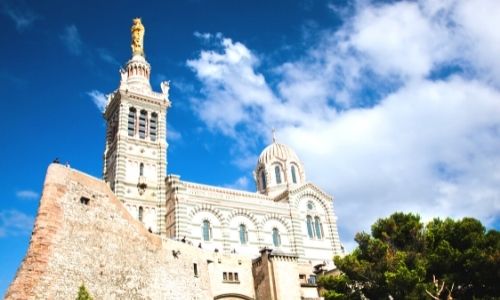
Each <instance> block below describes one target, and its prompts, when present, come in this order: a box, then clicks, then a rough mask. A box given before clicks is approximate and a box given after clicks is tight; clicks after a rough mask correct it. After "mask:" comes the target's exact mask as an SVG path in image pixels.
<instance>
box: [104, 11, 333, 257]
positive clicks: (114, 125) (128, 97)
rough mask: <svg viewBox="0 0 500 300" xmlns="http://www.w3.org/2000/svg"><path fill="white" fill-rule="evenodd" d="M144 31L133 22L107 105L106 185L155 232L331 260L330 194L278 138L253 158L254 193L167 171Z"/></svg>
mask: <svg viewBox="0 0 500 300" xmlns="http://www.w3.org/2000/svg"><path fill="white" fill-rule="evenodd" d="M136 27H138V28H136ZM136 31H137V32H136ZM143 32H144V29H143V27H142V24H141V23H139V22H138V21H137V23H135V24H134V26H133V27H132V58H131V59H130V60H129V61H128V62H127V64H126V66H125V68H124V69H123V70H121V82H120V86H119V87H118V89H117V90H116V91H114V92H113V93H112V94H111V95H110V96H109V103H108V105H107V107H106V111H105V112H104V117H105V119H106V123H107V135H106V149H105V152H104V180H105V181H106V182H107V183H109V185H110V187H111V190H112V191H113V192H114V193H115V194H116V196H117V197H118V198H119V199H120V200H121V201H123V203H124V204H125V206H126V207H127V209H128V210H129V212H130V213H131V214H132V215H133V216H134V217H136V218H137V219H138V220H140V221H141V222H143V223H144V226H145V227H146V228H148V229H149V230H151V231H152V232H154V233H157V234H160V235H163V236H166V237H169V238H174V239H185V240H186V239H187V240H189V241H192V242H193V243H194V244H196V245H200V246H201V247H202V248H204V249H210V250H216V249H217V250H218V251H223V252H225V253H230V252H237V253H244V254H247V255H249V256H254V257H256V256H258V255H259V249H262V248H264V247H269V248H275V249H279V250H280V251H283V252H285V253H291V254H294V255H297V256H298V257H299V259H300V261H301V262H304V263H311V264H313V265H314V264H320V263H326V264H327V265H328V266H331V260H332V257H333V256H334V255H338V254H340V253H341V244H340V241H339V236H338V231H337V224H336V217H335V214H334V211H333V203H332V202H333V199H332V197H331V196H330V195H328V194H326V193H325V192H323V191H322V190H321V189H320V188H318V187H317V186H316V185H314V184H313V183H311V182H308V181H307V179H306V170H305V168H304V166H303V164H302V162H301V161H300V159H299V157H298V156H297V154H296V153H295V152H294V151H293V149H291V148H290V147H288V146H286V145H284V144H280V143H278V142H276V139H275V138H273V141H272V143H271V144H270V145H269V146H267V147H266V148H265V149H264V150H263V151H262V153H261V154H260V156H259V159H258V161H257V162H256V166H255V171H254V178H255V180H256V186H257V191H256V192H255V193H250V192H246V191H239V190H234V189H226V188H220V187H215V186H208V185H204V184H200V183H194V182H188V181H183V180H181V177H180V176H179V175H175V174H168V173H167V155H166V154H167V147H168V145H167V142H166V136H167V134H168V129H167V126H166V124H167V121H166V119H167V111H168V108H169V107H170V106H171V101H170V99H169V93H168V90H169V82H164V83H162V84H161V86H162V87H161V92H155V91H153V89H152V87H151V85H150V80H149V77H150V72H151V66H150V65H149V63H148V62H147V61H146V59H145V57H144V51H143V44H142V39H143V37H142V36H143ZM134 35H137V36H138V38H135V37H134ZM136 40H137V41H136ZM135 41H136V43H135ZM167 174H168V175H167Z"/></svg>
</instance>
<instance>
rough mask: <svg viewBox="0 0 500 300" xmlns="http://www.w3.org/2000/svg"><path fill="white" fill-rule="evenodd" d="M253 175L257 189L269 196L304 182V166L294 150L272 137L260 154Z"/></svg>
mask: <svg viewBox="0 0 500 300" xmlns="http://www.w3.org/2000/svg"><path fill="white" fill-rule="evenodd" d="M254 176H255V177H254V178H255V181H256V186H257V190H258V191H259V192H260V193H262V194H266V195H270V196H272V195H277V194H279V193H281V192H283V191H284V190H285V189H288V188H289V187H291V186H296V185H299V184H302V183H303V182H305V173H304V168H303V166H302V163H301V161H300V159H299V157H298V156H297V154H296V153H295V151H293V149H292V148H290V147H288V146H287V145H284V144H281V143H277V142H276V140H275V139H274V138H273V142H272V143H271V144H270V145H269V146H267V147H266V148H265V149H264V150H263V151H262V153H261V154H260V156H259V159H258V161H257V166H256V168H255V172H254Z"/></svg>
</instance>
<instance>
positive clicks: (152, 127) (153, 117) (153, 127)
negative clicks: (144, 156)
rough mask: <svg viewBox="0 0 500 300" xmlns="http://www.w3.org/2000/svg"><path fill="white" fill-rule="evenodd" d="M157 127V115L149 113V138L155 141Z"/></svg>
mask: <svg viewBox="0 0 500 300" xmlns="http://www.w3.org/2000/svg"><path fill="white" fill-rule="evenodd" d="M157 127H158V115H157V114H156V113H152V114H151V119H150V120H149V136H150V137H151V140H152V141H153V142H154V141H156V133H157Z"/></svg>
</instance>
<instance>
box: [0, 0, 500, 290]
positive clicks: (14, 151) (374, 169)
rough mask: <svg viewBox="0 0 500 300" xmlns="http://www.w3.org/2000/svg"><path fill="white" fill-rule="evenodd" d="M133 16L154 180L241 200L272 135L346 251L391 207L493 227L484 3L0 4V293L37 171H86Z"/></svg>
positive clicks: (498, 154) (28, 220) (499, 101)
mask: <svg viewBox="0 0 500 300" xmlns="http://www.w3.org/2000/svg"><path fill="white" fill-rule="evenodd" d="M102 2H104V3H102ZM138 16H139V17H142V19H143V23H144V24H145V27H146V35H145V52H146V57H147V59H148V61H149V62H150V64H151V65H152V85H153V87H154V88H155V89H156V90H159V83H160V82H161V81H162V80H170V81H171V87H172V88H171V93H170V95H171V96H170V98H171V101H172V108H171V109H170V110H169V113H168V128H169V133H168V141H169V145H170V146H169V150H168V173H175V174H179V175H181V177H182V178H183V179H185V180H190V181H196V182H202V183H208V184H214V185H219V186H228V187H235V188H241V189H247V190H254V183H253V178H252V170H253V168H254V167H255V162H256V159H257V157H258V155H259V153H260V151H261V150H262V149H263V147H265V145H266V144H268V142H269V141H270V135H271V128H273V127H274V128H276V130H277V137H278V140H279V141H280V142H283V143H286V144H288V145H290V146H292V148H294V149H295V150H296V152H297V153H298V155H299V157H300V158H301V159H302V160H303V162H304V164H305V168H306V176H307V177H308V179H309V180H310V181H312V182H314V183H316V184H318V185H319V186H320V187H321V188H323V189H324V190H326V191H327V192H329V193H331V194H333V195H334V197H335V204H334V206H335V210H336V213H337V216H338V224H339V228H340V235H341V239H342V241H343V242H344V244H346V245H347V247H348V248H352V247H353V241H352V238H353V236H354V233H355V232H358V231H361V230H368V229H369V225H370V224H371V223H373V222H374V221H375V220H376V219H377V218H380V217H384V216H387V215H389V214H390V213H392V212H394V211H397V210H398V211H412V212H417V213H419V214H420V215H421V216H422V217H423V218H424V219H425V220H428V219H430V218H432V217H436V216H439V217H445V216H450V217H454V218H460V217H463V216H472V217H476V218H479V219H480V220H481V221H482V222H483V223H484V224H485V225H487V226H488V227H489V228H492V227H494V228H497V229H498V228H499V227H500V221H499V220H500V217H499V216H500V188H499V187H500V171H499V170H500V151H499V150H500V61H499V60H498V58H497V57H498V53H500V34H499V33H498V28H500V24H499V23H500V18H499V16H500V2H498V1H495V0H473V1H458V0H447V1H432V0H422V1H412V2H405V1H397V2H391V1H364V0H363V1H361V0H360V1H333V0H332V1H312V0H310V1H295V2H294V1H272V2H271V1H241V2H235V1H185V2H181V1H172V3H164V1H156V2H153V1H151V2H147V3H144V4H141V5H139V4H137V1H120V2H119V4H118V2H116V3H111V2H108V1H99V2H98V1H85V2H76V1H75V2H72V3H68V1H33V2H28V1H3V2H2V3H1V4H0V25H1V28H2V33H1V37H0V39H1V40H0V41H1V43H0V45H2V55H1V56H0V62H1V63H0V79H1V80H2V84H1V85H0V92H1V94H2V98H1V102H2V106H3V110H2V111H3V114H2V116H3V117H2V118H0V126H1V128H2V130H1V131H0V132H1V135H2V136H1V141H2V144H1V147H0V155H1V156H0V157H2V158H3V163H2V172H1V182H2V184H1V185H0V195H1V196H2V201H0V245H1V247H0V261H1V262H2V267H1V268H0V295H1V294H4V291H5V289H6V288H7V286H8V284H9V283H10V281H11V280H12V278H13V276H14V274H15V271H16V268H17V267H18V265H19V263H20V261H21V260H22V258H23V256H24V254H25V252H26V249H27V246H28V243H29V237H30V233H31V229H32V222H33V219H34V217H35V215H36V210H37V206H38V200H39V197H40V193H41V188H42V184H43V180H44V174H45V170H46V168H47V166H48V164H49V163H50V162H51V161H52V160H53V159H54V158H55V157H59V159H60V160H61V161H63V162H66V161H67V162H69V163H70V164H71V166H72V167H74V168H76V169H79V170H82V171H84V172H86V173H89V174H91V175H94V176H96V177H100V176H101V170H102V152H103V150H104V129H105V128H104V122H103V119H102V116H101V113H100V110H99V109H100V107H99V105H102V99H103V96H104V95H105V94H107V93H110V92H112V91H113V90H114V89H116V88H117V87H118V83H119V73H118V70H119V68H120V66H122V65H123V64H124V63H125V62H126V61H127V60H128V59H129V58H130V47H129V44H130V25H131V20H132V18H134V17H138ZM100 101H101V102H100Z"/></svg>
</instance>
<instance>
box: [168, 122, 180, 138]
mask: <svg viewBox="0 0 500 300" xmlns="http://www.w3.org/2000/svg"><path fill="white" fill-rule="evenodd" d="M167 128H168V133H167V139H168V141H169V142H179V141H181V140H182V134H181V133H180V132H179V131H177V130H176V129H175V128H174V127H173V126H172V125H170V124H169V125H168V126H167Z"/></svg>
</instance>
